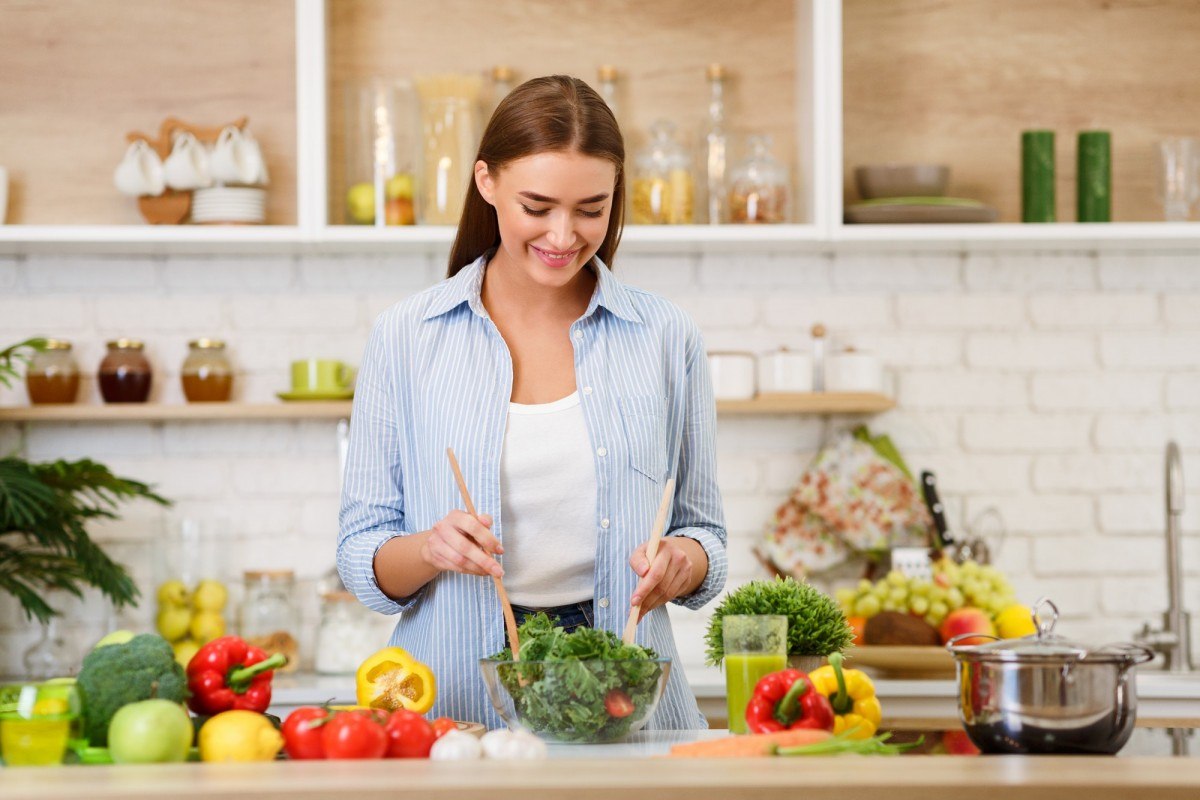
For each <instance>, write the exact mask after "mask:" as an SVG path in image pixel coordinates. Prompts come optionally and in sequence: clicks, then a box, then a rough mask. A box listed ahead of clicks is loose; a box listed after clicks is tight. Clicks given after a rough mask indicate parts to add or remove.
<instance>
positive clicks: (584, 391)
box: [583, 386, 592, 394]
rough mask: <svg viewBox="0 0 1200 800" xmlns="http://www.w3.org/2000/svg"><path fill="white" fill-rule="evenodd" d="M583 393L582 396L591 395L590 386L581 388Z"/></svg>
mask: <svg viewBox="0 0 1200 800" xmlns="http://www.w3.org/2000/svg"><path fill="white" fill-rule="evenodd" d="M583 393H584V394H591V393H592V387H590V386H585V387H583Z"/></svg>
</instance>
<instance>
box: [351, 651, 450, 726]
mask: <svg viewBox="0 0 1200 800" xmlns="http://www.w3.org/2000/svg"><path fill="white" fill-rule="evenodd" d="M355 687H356V690H357V691H356V694H357V696H358V704H359V705H360V706H368V707H370V708H382V709H384V710H387V711H395V710H396V709H398V708H406V709H408V710H409V711H414V712H416V713H418V714H424V713H425V712H426V711H428V710H429V709H431V708H433V701H434V698H436V697H437V682H436V681H434V679H433V671H432V670H430V669H429V667H427V666H425V665H424V664H422V663H421V662H420V661H417V660H416V659H415V658H413V657H412V656H410V655H409V654H408V652H407V651H406V650H404V649H403V648H400V647H385V648H383V649H382V650H380V651H379V652H378V653H376V654H375V655H373V656H371V657H370V658H368V659H367V660H366V661H364V662H363V663H362V664H361V665H360V666H359V668H358V674H357V676H356V680H355Z"/></svg>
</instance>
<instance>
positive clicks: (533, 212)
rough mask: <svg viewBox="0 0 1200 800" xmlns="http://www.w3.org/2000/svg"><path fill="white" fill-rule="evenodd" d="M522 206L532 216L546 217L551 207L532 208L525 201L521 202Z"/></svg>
mask: <svg viewBox="0 0 1200 800" xmlns="http://www.w3.org/2000/svg"><path fill="white" fill-rule="evenodd" d="M521 208H523V209H525V213H526V214H528V215H529V216H531V217H544V216H546V215H547V214H549V213H550V209H548V208H540V209H538V208H530V207H529V206H527V205H525V204H524V203H521Z"/></svg>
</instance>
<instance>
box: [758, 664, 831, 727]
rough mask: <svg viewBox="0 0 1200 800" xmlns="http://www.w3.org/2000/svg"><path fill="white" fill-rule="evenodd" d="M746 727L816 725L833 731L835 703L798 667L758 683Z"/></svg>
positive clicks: (762, 679)
mask: <svg viewBox="0 0 1200 800" xmlns="http://www.w3.org/2000/svg"><path fill="white" fill-rule="evenodd" d="M746 727H747V728H749V729H750V732H751V733H775V732H776V731H782V730H796V729H798V728H812V729H815V730H824V731H831V730H833V706H832V705H830V704H829V698H827V697H825V695H823V694H821V693H820V692H818V691H817V690H816V687H814V686H813V684H812V681H810V680H809V679H808V676H807V675H805V674H804V673H803V672H801V671H800V670H798V669H785V670H783V671H781V672H772V673H771V674H770V675H764V676H763V677H762V678H761V679H760V680H759V681H758V683H757V684H755V686H754V694H753V695H751V697H750V702H749V703H748V704H747V705H746Z"/></svg>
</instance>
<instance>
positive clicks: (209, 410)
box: [0, 392, 896, 423]
mask: <svg viewBox="0 0 1200 800" xmlns="http://www.w3.org/2000/svg"><path fill="white" fill-rule="evenodd" d="M895 405H896V401H895V400H893V399H892V398H890V397H888V396H886V395H882V394H871V393H851V392H813V393H807V394H778V395H761V396H759V397H756V398H754V399H753V400H722V401H719V402H718V403H717V412H718V413H720V414H730V415H741V416H747V415H754V414H878V413H880V412H883V411H887V410H888V409H890V408H893V407H894V406H895ZM349 416H350V401H349V400H340V401H313V402H304V403H194V404H189V405H184V404H171V405H155V404H141V403H129V404H118V405H78V404H73V405H61V406H60V405H53V406H15V407H9V408H0V423H4V422H12V423H17V422H22V423H24V422H199V421H222V420H309V419H346V418H348V417H349Z"/></svg>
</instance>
